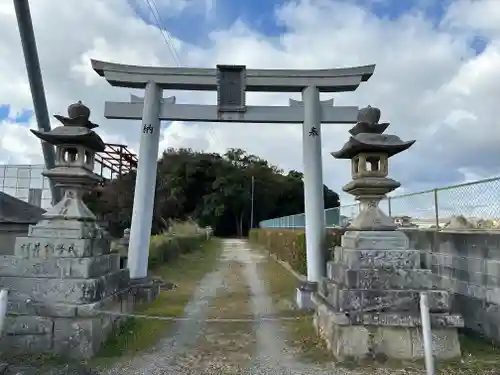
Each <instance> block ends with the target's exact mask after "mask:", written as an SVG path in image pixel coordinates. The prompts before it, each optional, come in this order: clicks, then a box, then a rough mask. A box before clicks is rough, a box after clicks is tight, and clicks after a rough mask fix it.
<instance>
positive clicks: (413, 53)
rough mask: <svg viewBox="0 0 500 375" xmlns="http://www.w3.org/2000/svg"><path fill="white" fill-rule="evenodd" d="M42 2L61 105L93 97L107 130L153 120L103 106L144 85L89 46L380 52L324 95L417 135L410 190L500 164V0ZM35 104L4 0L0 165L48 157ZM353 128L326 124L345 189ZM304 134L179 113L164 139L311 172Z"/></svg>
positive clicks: (405, 160)
mask: <svg viewBox="0 0 500 375" xmlns="http://www.w3.org/2000/svg"><path fill="white" fill-rule="evenodd" d="M30 3H31V12H32V18H33V23H34V28H35V34H36V39H37V45H38V52H39V56H40V62H41V67H42V74H43V80H44V85H45V91H46V96H47V102H48V106H49V113H51V114H55V113H64V112H65V111H66V107H67V105H68V104H70V103H72V102H75V101H77V100H82V101H83V102H84V103H85V104H86V105H88V106H89V107H90V108H91V109H92V119H93V121H94V122H97V123H99V124H100V126H101V127H100V128H99V129H98V131H99V133H100V134H101V136H102V137H103V138H104V140H105V141H106V142H114V143H124V144H127V145H129V147H130V148H132V149H134V150H135V151H137V150H138V139H139V135H140V126H139V124H138V123H136V122H130V121H128V122H126V121H118V120H114V121H111V120H105V119H104V118H103V112H104V101H105V100H116V101H126V100H128V97H129V95H130V93H131V92H132V91H131V90H128V89H123V88H113V87H111V86H110V85H109V84H108V83H107V82H106V81H105V80H104V79H103V78H100V77H99V76H98V75H97V74H96V73H95V72H94V71H93V70H92V69H91V67H90V62H89V60H90V58H95V59H101V60H107V61H113V62H121V63H128V64H143V65H164V66H176V65H177V64H178V63H180V64H181V65H182V66H192V67H214V66H215V65H216V64H218V63H221V64H244V65H246V66H247V68H295V69H297V68H298V69H300V68H304V69H314V68H336V67H345V66H355V65H365V64H373V63H375V64H376V69H375V74H374V75H373V77H372V78H371V79H370V80H369V81H368V82H367V83H363V84H362V85H361V86H360V87H359V89H358V90H356V91H355V92H353V93H339V94H335V95H324V96H323V99H327V98H330V97H334V98H335V103H336V104H337V105H358V106H366V105H368V104H370V105H372V106H377V107H379V108H381V110H382V120H384V121H389V122H391V124H392V125H391V127H390V128H389V129H388V132H390V133H394V134H397V135H399V136H400V137H401V138H403V139H405V140H409V139H416V140H417V142H416V144H415V145H414V146H413V147H412V148H411V149H410V150H409V151H407V152H406V153H404V154H402V155H398V156H396V157H395V158H394V159H391V160H392V163H391V168H390V174H391V176H392V177H393V178H395V179H397V180H400V181H401V182H402V184H403V186H404V189H403V190H404V191H405V192H411V191H418V190H423V189H428V188H433V187H436V186H444V185H449V184H456V183H460V182H464V181H470V180H474V179H479V178H486V177H491V176H495V175H498V174H500V173H499V169H500V164H499V160H500V147H499V145H500V130H498V129H500V128H499V127H498V126H499V124H498V121H499V116H498V110H497V109H496V108H497V105H498V103H499V102H500V101H499V100H500V6H498V0H476V1H472V0H469V1H466V0H464V1H462V0H455V1H447V0H404V1H403V0H350V1H349V0H344V1H337V0H298V1H285V0H155V1H154V4H155V5H156V6H157V8H158V10H159V14H160V16H159V17H153V15H152V12H151V9H150V7H149V6H148V3H149V4H153V2H152V1H151V0H85V1H82V0H64V1H62V0H57V1H56V0H32V1H31V2H30ZM157 21H159V22H160V26H161V29H164V30H163V33H162V30H161V29H160V28H158V24H157ZM165 39H166V40H168V42H169V43H170V44H171V45H172V46H173V48H174V52H172V50H171V49H169V47H168V45H167V43H166V41H165ZM134 93H138V92H134ZM138 94H140V93H138ZM174 94H175V95H176V96H177V98H178V102H184V103H205V104H210V103H211V104H215V94H211V93H201V94H200V93H188V92H176V93H174V92H165V93H164V95H165V96H167V95H174ZM288 97H289V96H287V95H278V94H272V95H271V94H255V93H250V94H247V102H248V103H249V104H260V105H263V104H266V105H286V104H287V103H288ZM292 97H293V98H295V99H299V96H298V95H292ZM32 108H33V105H32V100H31V95H30V90H29V84H28V80H27V76H26V69H25V65H24V59H23V54H22V49H21V45H20V38H19V32H18V28H17V24H16V17H15V13H14V7H13V2H12V1H10V0H2V1H0V163H14V164H24V163H41V162H43V159H42V155H41V147H40V144H39V142H38V141H37V139H36V138H35V137H34V136H32V135H31V134H30V133H29V128H34V127H36V124H35V121H34V118H33V109H32ZM56 125H57V124H56V123H55V122H54V123H53V124H52V126H53V127H54V126H56ZM348 129H349V126H348V125H324V126H323V154H324V157H323V170H324V181H325V183H326V184H327V185H328V186H329V187H331V188H332V189H334V190H336V191H340V189H341V186H342V185H344V184H345V183H346V182H348V181H349V173H350V167H349V163H348V162H346V161H341V160H339V161H337V160H334V159H333V158H332V157H331V156H330V155H329V153H330V152H331V151H334V150H337V149H339V148H340V147H341V146H342V144H343V142H345V140H346V139H347V138H348V133H347V131H348ZM300 137H301V129H300V125H280V124H252V125H243V124H229V123H223V124H216V123H214V124H209V123H200V124H197V123H181V122H175V123H164V124H163V132H162V138H161V144H160V149H161V150H162V149H165V148H166V147H181V146H182V147H191V148H194V149H199V150H205V151H215V152H224V151H225V150H226V149H227V148H228V147H241V148H244V149H246V150H247V151H248V152H251V153H254V154H257V155H259V156H261V157H263V158H266V159H268V160H269V161H270V162H272V163H274V164H277V165H279V166H280V167H281V168H283V169H285V170H288V169H297V170H302V155H301V151H300V149H301V140H300Z"/></svg>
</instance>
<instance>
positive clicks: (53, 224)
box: [29, 219, 101, 239]
mask: <svg viewBox="0 0 500 375" xmlns="http://www.w3.org/2000/svg"><path fill="white" fill-rule="evenodd" d="M29 236H30V237H31V236H33V237H46V238H72V239H82V238H89V239H93V238H99V237H100V236H101V232H100V228H99V226H97V225H96V223H95V222H94V223H92V222H82V221H77V220H46V219H43V220H41V221H39V222H38V223H37V224H35V225H30V227H29Z"/></svg>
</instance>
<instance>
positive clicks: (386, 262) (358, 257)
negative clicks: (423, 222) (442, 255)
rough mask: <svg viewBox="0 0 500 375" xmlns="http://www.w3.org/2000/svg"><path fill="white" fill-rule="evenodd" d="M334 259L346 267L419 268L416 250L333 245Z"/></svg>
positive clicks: (418, 256)
mask: <svg viewBox="0 0 500 375" xmlns="http://www.w3.org/2000/svg"><path fill="white" fill-rule="evenodd" d="M334 259H335V262H336V263H342V264H344V265H346V266H347V267H348V268H355V269H360V268H382V267H398V268H404V269H413V268H420V251H418V250H377V249H364V250H359V249H352V248H346V247H341V246H336V247H335V253H334Z"/></svg>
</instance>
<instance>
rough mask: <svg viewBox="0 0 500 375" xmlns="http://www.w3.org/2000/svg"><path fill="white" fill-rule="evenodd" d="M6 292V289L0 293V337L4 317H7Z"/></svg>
mask: <svg viewBox="0 0 500 375" xmlns="http://www.w3.org/2000/svg"><path fill="white" fill-rule="evenodd" d="M8 293H9V292H8V291H7V289H2V290H1V291H0V336H2V335H3V330H4V326H5V317H6V315H7V304H8Z"/></svg>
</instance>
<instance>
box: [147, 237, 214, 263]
mask: <svg viewBox="0 0 500 375" xmlns="http://www.w3.org/2000/svg"><path fill="white" fill-rule="evenodd" d="M205 240H206V236H205V234H204V233H200V234H198V233H191V234H176V235H175V236H173V235H168V234H158V235H155V236H152V237H151V244H150V246H149V261H148V267H149V269H154V268H155V267H157V266H159V265H161V264H163V263H166V262H170V261H173V260H176V259H177V258H179V256H180V255H181V254H184V253H188V252H191V251H194V250H197V249H198V248H199V247H200V246H202V244H203V242H204V241H205Z"/></svg>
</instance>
